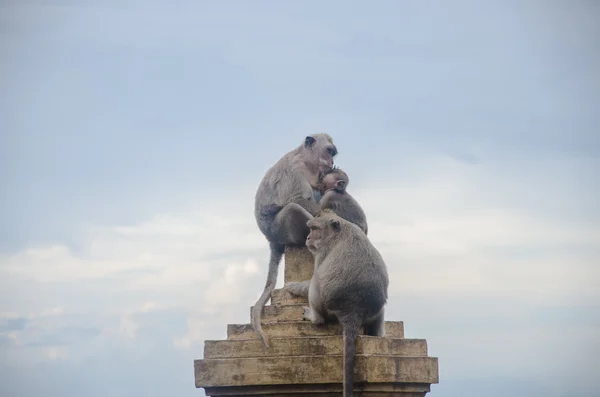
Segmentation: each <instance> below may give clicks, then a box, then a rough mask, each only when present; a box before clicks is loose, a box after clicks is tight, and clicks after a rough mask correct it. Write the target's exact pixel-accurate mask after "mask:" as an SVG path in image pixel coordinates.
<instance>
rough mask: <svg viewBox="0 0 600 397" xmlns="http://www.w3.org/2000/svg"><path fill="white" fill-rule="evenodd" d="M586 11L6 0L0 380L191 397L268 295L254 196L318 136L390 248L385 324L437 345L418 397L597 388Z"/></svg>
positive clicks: (64, 392)
mask: <svg viewBox="0 0 600 397" xmlns="http://www.w3.org/2000/svg"><path fill="white" fill-rule="evenodd" d="M599 17H600V7H599V6H598V4H596V3H593V2H589V1H571V2H557V1H528V2H516V1H504V2H500V1H493V2H492V1H490V2H485V3H484V2H475V1H471V2H467V1H454V2H452V3H451V4H450V3H449V2H442V1H437V2H434V1H421V2H393V1H379V2H376V3H370V4H367V3H366V2H365V3H363V4H358V2H356V3H353V4H350V3H348V2H342V1H329V2H327V3H326V4H325V3H323V2H315V1H303V2H294V3H292V2H274V1H255V2H242V1H227V2H216V1H215V2H198V1H180V2H160V1H153V0H150V1H147V0H146V1H122V0H121V1H103V2H88V1H67V0H64V1H54V2H45V1H25V0H21V1H4V2H2V3H1V4H0V26H1V29H0V50H1V53H2V62H1V63H0V90H1V92H2V95H1V96H0V131H2V135H1V139H2V141H1V142H2V144H1V145H0V147H1V154H2V156H1V157H2V159H1V161H2V166H1V167H0V170H1V174H0V178H1V181H2V183H1V185H0V187H1V189H2V194H1V195H0V204H1V205H0V395H2V396H10V397H12V396H23V397H29V396H39V395H41V394H44V395H47V396H61V397H70V396H80V395H81V391H82V390H85V394H86V395H87V396H94V397H95V396H111V397H112V396H131V395H145V396H148V397H150V396H170V395H178V396H202V395H203V392H202V390H201V389H195V388H194V380H193V359H194V358H200V357H201V356H202V349H203V341H204V340H206V339H224V338H225V336H226V325H227V324H228V323H245V322H248V321H249V307H250V305H252V304H253V303H254V301H255V300H256V298H257V297H258V295H259V293H260V292H261V291H262V287H263V285H264V279H265V276H266V263H267V258H268V248H267V245H266V243H265V240H264V238H263V237H262V235H261V234H260V232H259V231H258V228H257V227H256V224H255V221H254V218H253V195H254V192H255V189H256V187H257V186H258V183H259V182H260V179H261V177H262V175H263V173H264V172H265V171H266V169H267V168H268V167H269V166H271V165H272V164H273V163H274V162H275V161H276V160H277V159H278V158H279V157H280V156H281V155H282V154H283V153H285V152H286V151H288V150H290V149H292V148H294V147H295V146H297V145H298V144H300V142H302V139H303V137H304V136H305V135H306V134H310V133H314V132H328V133H329V134H330V135H332V136H333V138H334V140H335V142H336V145H337V147H338V149H339V156H338V158H337V164H338V165H339V166H340V167H342V168H344V170H346V171H347V173H348V174H349V176H350V179H351V182H350V186H349V191H351V193H352V194H353V195H354V196H355V197H356V198H357V200H359V201H360V203H361V205H362V206H363V208H364V209H365V211H366V213H367V216H368V219H369V236H370V238H371V239H372V241H373V243H374V244H375V245H376V246H377V247H378V248H379V250H380V251H381V253H382V255H383V257H384V258H385V260H386V262H387V265H388V268H389V273H390V277H391V280H390V301H389V304H388V309H387V317H388V319H393V320H403V321H404V322H405V329H406V336H407V337H412V338H426V339H427V340H428V343H429V353H430V355H432V356H437V357H439V358H440V384H439V385H434V386H432V392H431V395H432V396H438V397H458V396H461V397H466V396H482V395H484V396H488V397H496V396H498V397H500V396H502V397H504V396H507V395H528V396H544V397H547V396H554V397H558V396H570V397H588V396H590V397H591V396H593V395H596V393H597V390H596V389H597V383H596V380H597V378H598V375H600V374H599V372H598V369H597V368H598V365H597V359H598V357H599V355H600V340H599V338H598V335H600V310H599V297H600V296H599V295H600V292H598V288H597V286H598V285H599V281H600V269H599V262H600V261H599V259H600V248H599V247H600V244H599V243H600V222H599V221H600V212H599V211H598V205H597V203H596V202H595V201H596V200H597V197H598V193H599V191H600V186H599V183H598V178H597V173H598V170H599V167H598V166H599V163H600V134H598V128H599V125H600V114H598V103H600V75H599V74H598V71H599V70H600V50H599V47H598V41H597V37H600V28H599V26H598V24H597V20H598V18H599ZM281 273H282V272H281ZM281 285H282V280H281V277H280V280H279V284H278V286H281Z"/></svg>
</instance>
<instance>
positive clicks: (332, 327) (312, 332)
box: [227, 321, 404, 339]
mask: <svg viewBox="0 0 600 397" xmlns="http://www.w3.org/2000/svg"><path fill="white" fill-rule="evenodd" d="M262 328H263V331H264V332H265V334H266V335H267V337H269V338H274V337H299V336H329V335H341V334H342V327H341V325H340V324H326V325H320V326H316V325H314V324H312V323H311V322H310V321H285V322H284V321H281V322H275V323H264V324H263V325H262ZM363 334H364V333H363V331H362V330H361V335H363ZM385 334H386V336H387V337H388V338H404V323H403V322H402V321H386V322H385ZM258 338H259V336H258V334H257V333H256V332H254V329H253V328H252V324H229V325H227V339H258Z"/></svg>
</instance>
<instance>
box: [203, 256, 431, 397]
mask: <svg viewBox="0 0 600 397" xmlns="http://www.w3.org/2000/svg"><path fill="white" fill-rule="evenodd" d="M284 258H285V259H284V260H285V270H284V272H285V273H284V280H285V282H289V281H304V280H309V279H310V278H311V277H312V274H313V269H314V264H313V263H314V262H313V256H312V254H311V253H310V252H309V251H308V249H307V248H306V247H305V246H296V247H287V248H286V250H285V256H284ZM307 304H308V301H307V299H306V298H299V297H293V296H291V295H290V294H288V293H285V292H283V291H282V290H281V289H276V290H274V291H273V293H272V294H271V302H270V305H267V306H265V307H264V308H263V311H262V316H261V322H262V324H263V331H264V332H265V333H266V334H267V336H268V338H269V344H270V348H269V349H266V348H265V347H264V346H263V344H262V341H261V340H260V338H259V336H258V334H256V333H255V332H254V330H253V329H252V325H251V324H250V323H247V324H229V325H228V326H227V339H226V340H218V341H210V340H207V341H205V342H204V358H203V359H200V360H195V361H194V375H195V384H196V387H197V388H204V391H205V393H206V395H207V396H278V397H301V396H320V397H330V396H341V395H342V380H343V338H342V329H341V326H340V325H339V324H327V325H322V326H315V325H313V324H312V323H311V322H309V321H306V320H303V318H302V312H303V306H305V305H307ZM251 317H252V308H250V320H251ZM432 383H438V360H437V358H436V357H429V356H428V355H427V341H426V340H424V339H405V337H404V323H403V322H402V321H386V322H385V337H375V336H366V335H364V334H362V335H359V337H358V338H357V341H356V363H355V370H354V395H355V396H357V397H360V396H373V397H384V396H390V397H391V396H399V397H402V396H405V397H423V396H425V394H427V393H428V392H429V391H430V385H431V384H432Z"/></svg>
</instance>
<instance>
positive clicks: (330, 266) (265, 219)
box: [252, 134, 388, 397]
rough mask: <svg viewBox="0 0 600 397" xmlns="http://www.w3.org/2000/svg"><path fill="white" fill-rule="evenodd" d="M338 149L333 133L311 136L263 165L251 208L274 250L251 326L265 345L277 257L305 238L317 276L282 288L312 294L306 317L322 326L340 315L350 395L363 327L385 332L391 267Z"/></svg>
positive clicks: (345, 387)
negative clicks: (264, 321) (338, 160)
mask: <svg viewBox="0 0 600 397" xmlns="http://www.w3.org/2000/svg"><path fill="white" fill-rule="evenodd" d="M336 154H337V147H336V146H335V145H334V144H333V139H332V138H331V137H330V136H329V135H328V134H314V135H309V136H307V137H306V138H305V139H304V142H303V143H302V144H301V145H300V146H298V147H296V148H295V149H293V150H291V151H290V152H288V153H286V154H285V155H284V156H283V157H282V158H280V159H279V161H278V162H277V163H276V164H275V165H273V166H272V167H271V168H270V169H269V170H268V171H267V172H266V174H265V176H264V177H263V180H262V181H261V183H260V185H259V187H258V189H257V192H256V197H255V209H254V215H255V217H256V221H257V225H258V228H259V229H260V231H261V232H262V233H263V234H264V236H265V237H266V238H267V240H268V241H269V247H270V253H271V254H270V259H269V270H268V275H267V282H266V284H265V288H264V290H263V293H262V295H261V296H260V298H259V299H258V300H257V302H256V303H255V304H254V307H253V308H252V317H253V318H252V325H253V327H254V330H255V331H256V332H257V333H258V334H259V336H260V338H261V339H262V341H263V343H264V345H265V347H266V348H268V347H269V344H268V340H267V337H266V335H265V333H264V332H263V330H262V327H261V323H260V317H261V314H262V309H263V307H264V306H265V304H266V302H267V301H268V300H269V298H270V295H271V292H272V291H273V289H274V288H275V283H276V281H277V273H278V267H279V262H280V261H281V258H282V257H283V254H284V252H285V246H286V245H295V246H298V245H306V247H307V248H308V250H309V251H310V252H311V253H312V254H313V257H314V272H313V277H312V278H311V280H306V281H301V282H289V283H286V285H285V286H284V290H286V291H288V292H289V293H291V294H293V295H298V296H305V297H308V302H309V307H305V308H304V314H303V318H304V319H306V320H309V321H311V322H313V323H314V324H317V325H318V324H324V323H326V322H328V321H330V320H333V319H336V320H337V321H338V322H339V323H340V324H341V326H342V333H343V339H344V369H343V374H344V375H343V379H344V381H343V395H344V397H351V396H352V388H353V377H354V361H355V347H356V346H355V345H356V338H357V336H358V334H359V333H360V329H361V328H363V329H364V331H365V334H366V335H371V336H384V306H385V304H386V302H387V297H388V292H387V290H388V274H387V269H386V265H385V262H384V261H383V258H382V257H381V255H380V254H379V251H378V250H377V249H376V248H375V247H374V246H373V244H372V243H371V242H370V240H369V238H368V237H367V222H366V217H365V214H364V212H363V210H362V208H361V207H360V205H359V204H358V202H356V200H355V199H354V198H353V197H352V196H350V195H349V194H348V193H347V192H346V188H347V185H348V175H346V173H345V172H343V171H342V170H340V169H339V168H334V165H333V158H334V156H335V155H336ZM315 192H318V193H319V195H320V196H321V199H320V200H318V199H317V198H316V197H315V194H314V193H315Z"/></svg>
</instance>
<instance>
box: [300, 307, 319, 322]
mask: <svg viewBox="0 0 600 397" xmlns="http://www.w3.org/2000/svg"><path fill="white" fill-rule="evenodd" d="M303 309H304V310H303V312H302V318H303V319H305V320H308V321H310V322H312V323H313V324H314V325H322V324H325V317H323V316H322V315H321V314H320V313H318V312H316V311H315V310H313V309H311V308H310V307H308V306H304V307H303Z"/></svg>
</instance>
